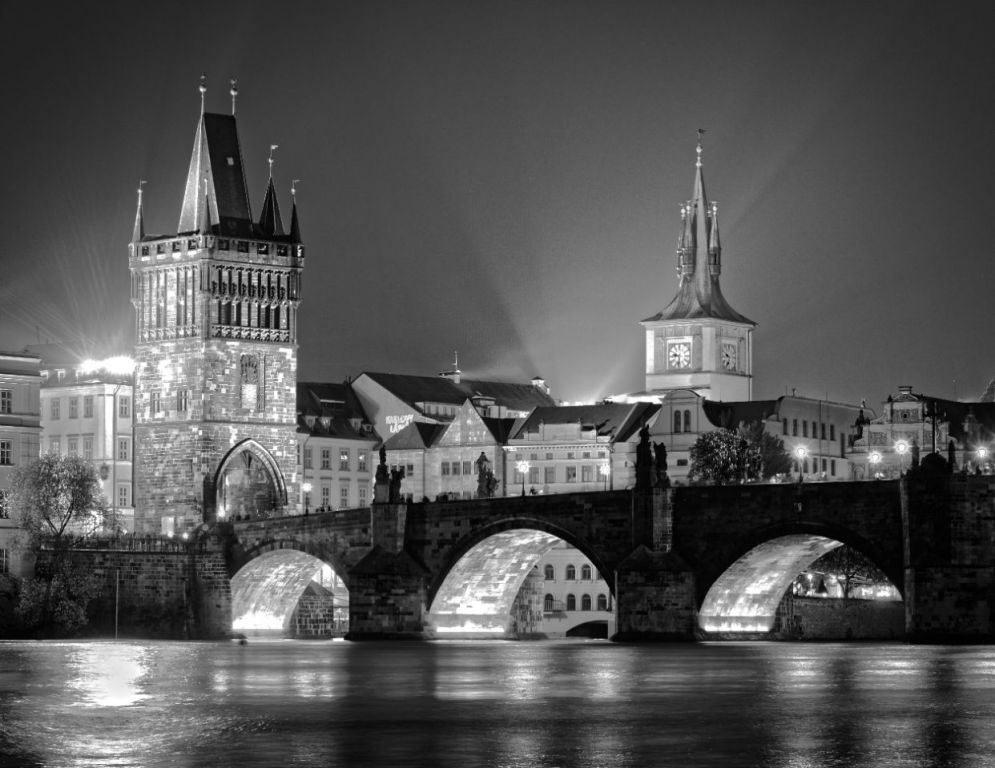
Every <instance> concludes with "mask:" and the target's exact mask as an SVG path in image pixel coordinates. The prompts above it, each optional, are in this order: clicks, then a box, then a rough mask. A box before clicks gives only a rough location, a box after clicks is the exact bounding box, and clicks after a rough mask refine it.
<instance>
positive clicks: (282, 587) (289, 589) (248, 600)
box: [231, 540, 349, 636]
mask: <svg viewBox="0 0 995 768" xmlns="http://www.w3.org/2000/svg"><path fill="white" fill-rule="evenodd" d="M287 544H290V545H291V546H285V545H287ZM294 545H297V546H294ZM305 550H306V548H305V547H301V546H299V545H298V543H297V542H294V541H289V540H288V541H271V542H268V544H267V545H263V546H260V547H257V548H256V549H255V550H254V551H253V552H252V553H251V557H248V558H247V559H245V560H243V564H242V566H241V567H240V568H239V569H238V570H237V572H236V573H235V574H233V575H232V577H231V596H232V630H233V631H235V632H244V633H259V632H264V633H275V634H279V635H281V636H287V635H290V636H302V635H303V636H307V635H311V636H328V635H331V634H334V633H335V632H336V631H338V632H339V633H344V631H345V629H346V625H347V620H348V605H349V593H348V589H347V587H346V583H345V581H343V577H344V575H345V574H344V573H342V572H339V571H336V570H335V568H334V567H333V566H332V565H331V564H329V563H327V562H326V561H324V560H322V559H320V558H319V557H317V556H315V555H313V554H311V553H309V552H307V551H305ZM305 597H307V598H308V599H307V600H304V598H305ZM303 612H309V614H310V615H309V616H307V617H304V618H302V616H301V614H302V613H303Z"/></svg>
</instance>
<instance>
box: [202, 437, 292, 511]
mask: <svg viewBox="0 0 995 768" xmlns="http://www.w3.org/2000/svg"><path fill="white" fill-rule="evenodd" d="M214 487H215V510H216V511H217V516H218V518H222V519H223V518H227V519H229V520H233V519H237V518H239V517H256V516H260V515H266V514H271V513H273V512H275V511H278V510H280V509H282V508H284V507H286V505H287V487H286V484H285V483H284V481H283V473H282V472H280V467H279V465H278V464H277V463H276V460H275V459H274V458H273V455H272V454H271V453H270V452H269V451H267V450H266V449H265V448H263V446H262V445H260V444H259V443H258V442H256V441H255V440H251V439H250V440H243V441H242V442H240V443H239V444H238V445H236V446H235V447H234V448H232V449H231V450H230V451H229V452H228V454H227V455H226V456H225V458H224V459H223V460H222V461H221V465H220V466H219V467H218V472H217V474H216V475H215V481H214Z"/></svg>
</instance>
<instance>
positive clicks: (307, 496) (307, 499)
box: [301, 480, 311, 515]
mask: <svg viewBox="0 0 995 768" xmlns="http://www.w3.org/2000/svg"><path fill="white" fill-rule="evenodd" d="M301 490H302V491H304V514H305V515H306V514H307V513H308V512H309V509H308V508H309V506H310V504H311V483H309V482H308V481H306V480H305V481H304V482H303V483H302V484H301Z"/></svg>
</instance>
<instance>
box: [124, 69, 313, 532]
mask: <svg viewBox="0 0 995 768" xmlns="http://www.w3.org/2000/svg"><path fill="white" fill-rule="evenodd" d="M205 90H206V89H205V87H204V86H203V85H202V86H201V115H200V117H199V120H198V122H197V129H196V134H195V138H194V146H193V153H192V156H191V159H190V166H189V170H188V174H187V181H186V189H185V193H184V196H183V202H182V206H181V210H180V218H179V223H178V226H177V231H176V234H171V235H148V234H146V233H145V226H144V219H143V211H142V199H141V191H139V201H138V212H137V215H136V220H135V230H134V235H133V238H132V243H131V245H130V258H129V265H130V269H131V277H132V303H133V304H134V306H135V313H136V339H137V341H136V344H135V362H136V382H135V440H136V450H135V464H136V481H135V510H136V521H135V523H136V528H137V529H138V530H139V531H142V532H151V531H162V532H167V533H168V532H171V531H173V530H177V529H181V528H184V527H190V526H194V525H196V524H198V523H200V522H201V521H210V520H214V519H216V518H218V517H225V516H231V515H241V514H250V513H251V514H283V513H285V512H287V511H288V510H289V509H291V508H294V507H296V505H297V503H298V502H297V500H298V499H299V498H300V491H299V487H298V486H297V485H296V481H295V480H294V478H295V469H296V460H295V459H296V453H297V435H296V431H297V407H296V383H297V308H298V304H299V302H300V299H301V291H302V274H303V268H304V246H303V244H302V241H301V236H300V227H299V224H298V217H297V206H296V200H295V202H294V207H293V212H292V217H291V225H290V231H289V233H286V234H285V233H284V230H283V223H282V220H281V217H280V210H279V206H278V204H277V197H276V192H275V188H274V184H273V177H272V157H271V158H270V159H271V163H270V177H269V182H268V185H267V188H266V194H265V198H264V201H263V209H262V213H261V215H260V218H259V220H258V221H254V220H253V218H252V212H251V210H250V207H249V196H248V190H247V187H246V182H245V175H244V172H243V167H242V150H241V147H240V145H239V140H238V133H237V130H236V124H235V116H234V95H233V101H232V105H233V106H232V112H233V114H231V115H224V114H213V113H207V112H205V111H204V108H203V104H204V93H205Z"/></svg>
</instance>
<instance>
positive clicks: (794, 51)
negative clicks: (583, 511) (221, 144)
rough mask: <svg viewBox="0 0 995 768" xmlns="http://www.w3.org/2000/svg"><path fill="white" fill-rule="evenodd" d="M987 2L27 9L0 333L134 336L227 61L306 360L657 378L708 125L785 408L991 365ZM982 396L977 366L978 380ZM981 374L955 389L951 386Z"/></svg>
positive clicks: (712, 157) (618, 384) (123, 340)
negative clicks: (267, 191) (652, 355)
mask: <svg viewBox="0 0 995 768" xmlns="http://www.w3.org/2000/svg"><path fill="white" fill-rule="evenodd" d="M990 8H992V6H991V4H990V3H989V2H985V3H981V2H978V3H970V2H957V3H949V4H941V3H912V2H900V3H892V2H834V3H829V2H825V3H812V2H790V3H789V2H782V3H771V4H762V3H754V2H750V3H742V2H730V3H708V2H704V3H663V2H653V3H640V2H624V1H623V2H598V3H593V2H590V3H589V2H522V3H510V2H490V3H477V2H452V3H428V2H404V3H401V2H398V3H386V2H327V3H324V2H314V3H299V4H297V3H280V4H277V3H258V2H257V3H253V2H239V3H231V4H222V3H206V2H205V3H182V2H176V3H157V4H155V5H154V6H153V5H146V4H142V3H126V4H125V3H122V4H119V5H117V4H113V3H103V2H102V3H75V4H58V5H56V4H45V3H4V4H3V6H2V9H0V25H2V28H3V29H4V30H5V35H4V37H5V43H4V46H3V47H2V49H0V62H2V64H3V72H4V75H5V78H4V79H5V81H6V82H5V87H4V106H5V109H4V115H5V119H4V120H3V121H2V128H0V132H2V138H3V146H4V153H3V155H4V161H3V173H2V175H0V178H2V179H3V181H2V187H0V190H2V203H3V208H2V210H3V226H2V227H0V264H2V267H3V268H2V270H0V281H2V282H0V349H6V350H16V349H20V348H21V347H22V346H23V345H24V344H26V343H31V342H34V341H35V340H36V339H38V338H41V339H42V340H46V339H47V340H61V341H63V342H65V343H67V344H68V345H69V346H70V347H72V348H74V349H77V350H79V351H81V352H85V353H87V354H91V355H94V356H97V355H100V356H102V355H105V354H111V353H121V352H129V351H130V348H131V344H132V342H133V330H132V329H133V310H132V307H131V304H130V296H129V285H130V282H129V273H128V266H127V243H128V241H129V239H130V236H131V229H132V223H133V219H134V210H135V189H136V187H137V185H138V181H139V179H146V180H148V185H147V187H146V193H145V212H146V229H147V231H149V232H154V233H163V234H169V233H173V232H175V230H176V226H177V222H178V219H179V210H180V203H181V199H182V195H183V182H184V177H185V174H186V170H187V165H188V163H189V158H190V150H191V147H192V143H193V137H194V129H195V127H196V122H197V117H198V110H199V96H198V93H197V85H198V82H199V77H200V75H201V73H205V74H206V75H207V78H208V93H207V107H208V110H209V111H216V112H227V111H228V110H229V109H230V98H229V96H228V79H229V78H230V77H233V76H234V77H237V78H238V81H239V100H238V116H239V131H240V137H241V142H242V151H243V156H244V160H245V163H246V166H247V168H248V172H249V192H250V199H251V200H252V202H253V204H254V205H255V210H254V214H255V215H256V216H257V217H258V206H259V205H260V204H261V202H262V197H263V191H264V184H265V180H266V168H267V164H266V157H267V154H268V148H269V145H270V144H271V143H276V144H279V145H280V148H279V149H278V150H277V153H276V165H275V174H274V175H275V179H276V182H277V185H278V189H279V190H280V193H281V199H280V203H281V206H282V208H283V213H284V219H285V223H286V224H289V209H290V195H289V188H290V182H291V180H292V179H294V178H299V179H301V182H300V184H299V188H298V203H299V209H300V213H301V225H302V231H303V235H304V239H305V242H306V244H307V246H308V249H309V250H308V261H307V265H306V272H305V279H306V287H305V296H304V298H305V301H304V303H303V305H302V309H301V315H300V321H301V333H300V344H301V347H300V375H301V377H302V378H307V379H322V380H341V379H344V378H345V377H346V376H348V375H357V374H359V373H360V372H362V371H364V370H381V371H391V372H398V373H419V374H434V373H437V372H438V371H441V370H444V369H446V368H447V367H448V366H449V364H450V362H451V360H452V352H453V350H458V351H459V360H460V367H461V368H462V369H463V371H464V372H465V373H466V374H468V375H472V376H478V377H496V378H500V379H509V380H511V379H514V380H524V379H527V378H530V377H531V376H533V375H536V374H541V375H543V376H544V377H546V379H547V380H548V381H549V383H550V385H551V386H552V388H553V394H554V395H555V396H557V397H561V398H564V399H568V400H574V399H581V398H591V397H595V396H599V395H605V394H609V393H615V392H621V391H632V390H637V389H641V388H642V384H643V346H644V340H643V339H644V337H643V329H642V327H641V326H640V325H639V321H640V320H642V319H643V318H645V317H648V316H650V315H652V314H653V313H654V312H656V311H657V310H659V309H660V308H661V307H662V306H663V305H664V304H666V303H667V302H668V301H669V300H670V298H671V297H672V296H673V294H674V292H675V290H676V285H677V283H676V275H675V272H674V244H675V241H676V237H677V234H678V229H679V206H680V204H681V203H682V202H683V201H684V200H685V199H686V198H687V197H689V196H690V194H691V190H692V181H693V171H694V157H695V153H694V145H695V129H696V128H698V127H703V128H705V129H707V133H706V135H705V140H704V164H705V182H706V188H707V191H708V194H709V196H710V197H711V198H713V199H715V200H717V201H718V203H719V220H720V227H721V231H722V238H723V247H724V250H723V265H724V270H723V274H722V286H723V290H724V293H725V295H726V297H727V298H728V299H729V301H730V302H731V304H732V305H733V307H734V308H736V309H737V310H739V311H740V312H742V313H743V314H745V315H747V316H748V317H750V318H752V319H753V320H755V321H757V323H758V324H759V327H758V328H757V330H756V333H755V336H754V339H755V360H754V371H755V374H756V381H755V390H754V391H755V396H756V397H759V398H763V397H776V396H777V395H780V394H783V393H784V392H785V391H786V389H788V390H789V389H791V388H797V391H798V393H799V394H805V395H810V396H813V397H823V396H826V395H827V394H828V396H829V397H830V398H832V399H835V400H846V401H850V402H854V401H858V400H860V399H861V398H867V400H868V403H869V404H870V405H872V406H873V407H875V408H876V409H877V408H878V407H879V403H880V401H881V400H882V399H884V398H885V397H886V396H887V395H888V394H889V393H890V392H893V391H895V389H896V387H897V386H898V385H899V384H911V385H913V386H915V387H916V388H917V389H918V390H922V391H928V392H930V393H933V394H937V395H941V396H946V397H953V396H955V395H957V396H959V397H961V398H964V397H976V396H978V395H979V394H980V393H981V391H982V390H983V389H984V387H985V385H986V384H987V382H988V380H989V379H990V378H992V377H993V376H995V362H993V360H992V343H991V341H990V340H989V325H990V305H991V298H990V294H991V292H992V289H993V286H995V266H993V253H992V240H993V238H992V220H993V218H995V184H993V179H995V142H993V140H992V126H991V118H992V116H993V113H995V110H993V108H992V107H993V103H992V102H993V98H995V96H993V94H995V90H993V88H992V77H993V75H995V46H992V44H991V41H990V39H989V38H990V30H991V28H992V21H993V18H992V15H993V11H992V10H990ZM954 380H956V384H955V383H954ZM955 387H956V389H955Z"/></svg>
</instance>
